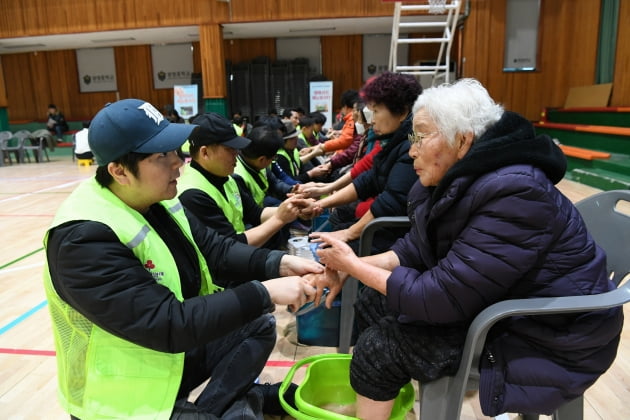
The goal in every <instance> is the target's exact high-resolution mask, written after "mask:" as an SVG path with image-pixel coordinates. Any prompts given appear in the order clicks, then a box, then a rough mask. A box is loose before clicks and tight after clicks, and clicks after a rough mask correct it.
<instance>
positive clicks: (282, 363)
mask: <svg viewBox="0 0 630 420" xmlns="http://www.w3.org/2000/svg"><path fill="white" fill-rule="evenodd" d="M0 354H19V355H22V356H55V355H56V354H57V352H55V350H28V349H9V348H0ZM295 363H296V362H294V361H292V360H268V361H267V363H265V367H289V368H290V367H292V366H293V365H294V364H295Z"/></svg>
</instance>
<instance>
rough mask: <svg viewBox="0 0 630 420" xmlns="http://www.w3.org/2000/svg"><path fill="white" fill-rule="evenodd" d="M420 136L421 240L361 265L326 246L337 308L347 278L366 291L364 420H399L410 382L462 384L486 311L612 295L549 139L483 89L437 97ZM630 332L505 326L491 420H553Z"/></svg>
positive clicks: (612, 327)
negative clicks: (474, 330)
mask: <svg viewBox="0 0 630 420" xmlns="http://www.w3.org/2000/svg"><path fill="white" fill-rule="evenodd" d="M413 129H414V133H413V134H412V135H411V136H410V137H409V140H410V142H411V144H412V146H411V148H410V149H409V155H410V156H411V157H412V158H413V161H414V169H415V171H416V173H417V174H418V177H419V182H418V183H416V184H415V185H414V187H413V189H412V190H411V191H410V193H409V207H408V213H409V217H410V218H411V221H412V228H411V230H410V231H409V233H408V234H407V235H406V236H405V237H404V238H402V239H400V240H398V241H397V242H396V243H395V244H394V246H393V247H392V249H391V250H390V251H387V252H385V253H382V254H379V255H373V256H369V257H365V258H361V259H359V258H357V257H356V256H355V255H354V254H353V252H352V251H351V250H350V248H349V247H348V246H347V245H346V244H345V243H343V242H341V241H339V240H337V239H335V238H334V237H333V236H330V235H326V234H323V233H322V234H319V240H320V241H321V242H323V244H324V246H323V247H322V249H320V250H319V251H318V253H319V256H320V259H321V262H322V263H324V264H326V266H327V268H328V269H331V270H338V271H339V272H338V277H337V278H336V279H334V277H335V276H334V275H332V274H329V280H330V282H331V284H330V287H331V289H332V293H331V296H329V297H328V301H327V304H330V303H331V301H332V299H333V297H334V295H335V294H336V293H337V292H338V290H339V288H340V286H341V283H343V280H344V279H345V276H346V274H343V273H340V272H342V271H343V272H345V273H348V274H349V275H352V276H353V277H356V278H357V279H359V280H360V281H361V282H362V283H363V284H365V285H366V286H367V287H365V288H364V289H363V292H362V294H361V296H360V297H359V299H358V301H357V307H356V312H357V317H358V320H357V323H358V327H359V332H360V335H359V338H358V341H357V343H356V346H355V348H354V352H353V354H354V356H353V359H352V364H351V371H350V378H351V384H352V386H353V388H354V389H355V390H356V391H357V393H358V394H359V398H358V404H357V411H358V412H357V416H358V417H359V418H361V419H368V420H370V419H386V418H388V416H389V413H390V410H391V407H392V402H393V400H394V398H395V397H396V395H397V393H398V390H399V389H400V388H401V387H402V386H403V385H404V384H405V383H407V382H408V381H409V380H410V379H411V378H415V379H417V380H419V381H420V382H427V381H431V380H434V379H437V378H439V377H441V376H445V375H451V374H453V373H454V372H455V371H456V369H457V367H458V365H459V362H460V358H461V351H462V343H463V342H464V338H465V337H464V336H465V333H466V330H467V327H468V326H469V324H470V322H471V321H472V319H473V318H474V317H475V316H476V315H477V314H478V313H479V312H480V311H481V310H483V309H484V308H486V307H487V306H489V305H491V304H493V303H495V302H498V301H501V300H504V299H511V298H531V297H541V296H564V295H587V294H596V293H602V292H606V291H608V290H610V289H613V288H614V285H613V284H612V283H611V282H610V281H609V280H608V279H607V275H606V256H605V255H604V252H603V250H602V249H601V248H599V247H598V246H597V245H596V244H595V243H594V242H593V239H592V238H591V236H590V235H589V234H588V232H587V231H586V227H585V225H584V222H583V221H582V218H581V217H580V214H579V213H578V211H577V210H576V208H575V207H574V206H573V204H572V203H571V202H570V201H569V199H567V198H566V197H565V196H564V195H562V193H561V192H560V191H558V189H556V187H555V186H554V184H556V183H557V182H558V181H560V180H561V179H562V177H563V176H564V173H565V170H566V161H565V158H564V156H563V154H562V153H561V151H560V150H559V149H558V148H557V147H556V146H555V145H554V143H553V141H552V140H551V139H550V138H549V137H547V136H538V137H537V136H536V135H535V133H534V129H533V127H532V125H531V124H530V123H529V122H528V121H527V120H525V119H524V118H523V117H521V116H519V115H518V114H515V113H512V112H508V111H504V110H503V109H502V108H501V107H500V106H499V105H497V104H496V103H495V102H494V101H493V100H492V99H491V98H490V96H489V95H488V92H487V91H486V89H484V88H483V86H481V84H479V82H477V81H475V80H472V79H464V80H460V81H458V82H456V83H454V84H452V85H443V86H440V87H437V88H431V89H427V90H426V91H425V92H424V93H423V94H422V95H421V96H420V97H419V98H418V101H417V102H416V104H415V106H414V117H413ZM331 270H329V272H330V271H331ZM622 323H623V315H622V312H621V311H620V310H619V309H610V310H603V311H598V312H590V313H581V314H578V315H575V314H572V315H553V316H552V315H550V316H545V317H538V318H530V317H515V318H511V319H508V320H506V321H504V322H501V323H499V324H497V325H496V326H495V327H494V328H493V330H491V332H490V334H489V335H488V339H487V341H486V355H487V357H486V358H484V359H482V360H481V362H480V366H479V368H480V372H481V380H480V389H479V399H480V403H481V408H482V410H483V412H484V414H486V415H488V416H495V415H497V414H499V413H503V412H531V411H532V410H537V411H539V412H542V413H550V412H551V411H553V410H554V409H555V408H557V407H558V406H559V405H561V404H562V403H564V402H566V401H568V400H570V399H572V398H574V397H575V396H577V395H580V394H581V393H583V392H584V390H585V389H586V388H588V387H589V386H590V385H591V384H593V382H595V380H596V379H597V378H598V377H599V376H600V375H601V374H602V373H603V372H604V371H606V369H607V368H608V367H609V366H610V365H611V363H612V362H613V359H614V357H615V354H616V350H617V345H618V343H619V337H620V331H621V327H622Z"/></svg>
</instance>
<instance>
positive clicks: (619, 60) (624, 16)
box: [610, 1, 630, 106]
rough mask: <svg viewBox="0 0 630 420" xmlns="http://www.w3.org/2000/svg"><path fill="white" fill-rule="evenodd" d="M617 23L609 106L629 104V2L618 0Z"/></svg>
mask: <svg viewBox="0 0 630 420" xmlns="http://www.w3.org/2000/svg"><path fill="white" fill-rule="evenodd" d="M619 3H620V4H619V21H618V23H617V31H618V32H617V53H616V55H615V75H614V77H613V91H612V95H611V98H610V106H630V78H629V77H628V75H629V74H630V43H629V42H628V39H630V25H628V24H627V23H628V22H630V2H628V1H620V2H619Z"/></svg>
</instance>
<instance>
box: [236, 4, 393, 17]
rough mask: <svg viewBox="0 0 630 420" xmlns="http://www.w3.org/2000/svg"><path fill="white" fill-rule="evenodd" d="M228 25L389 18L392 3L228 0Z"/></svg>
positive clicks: (391, 14)
mask: <svg viewBox="0 0 630 420" xmlns="http://www.w3.org/2000/svg"><path fill="white" fill-rule="evenodd" d="M230 7H231V8H232V20H231V21H232V22H252V21H265V20H292V19H305V18H308V19H325V18H332V17H349V16H393V15H394V3H393V2H383V1H378V0H346V1H337V0H318V1H295V0H266V1H260V0H232V1H231V2H230Z"/></svg>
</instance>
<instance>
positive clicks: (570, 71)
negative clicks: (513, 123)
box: [463, 0, 600, 120]
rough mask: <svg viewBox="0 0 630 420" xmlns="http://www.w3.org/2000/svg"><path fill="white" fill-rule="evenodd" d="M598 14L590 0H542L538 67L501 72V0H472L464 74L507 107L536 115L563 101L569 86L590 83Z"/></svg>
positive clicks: (503, 28) (502, 16) (503, 19)
mask: <svg viewBox="0 0 630 420" xmlns="http://www.w3.org/2000/svg"><path fill="white" fill-rule="evenodd" d="M599 13H600V10H599V2H595V1H591V0H575V1H572V2H553V1H548V2H542V9H541V20H540V31H541V32H540V34H541V38H542V39H541V43H540V47H539V56H538V64H537V67H538V69H537V71H536V72H522V73H504V72H503V53H504V36H505V35H504V34H505V2H487V1H483V0H472V1H471V14H470V17H469V18H468V20H467V21H466V22H465V24H464V25H465V26H464V30H465V35H464V48H463V51H464V56H465V59H466V61H465V63H464V73H463V74H464V76H465V77H474V78H477V79H479V80H480V81H481V82H482V83H483V84H484V85H485V86H486V87H487V88H488V91H489V92H490V94H491V95H492V96H493V97H494V98H495V100H497V102H500V103H502V104H504V106H505V107H506V108H507V109H511V110H514V111H516V112H519V113H521V114H523V115H524V116H526V117H527V118H529V119H531V120H538V119H539V117H540V110H541V109H542V108H543V107H545V106H562V105H563V104H564V99H565V97H566V94H567V92H568V89H569V88H570V87H572V86H580V85H588V84H592V83H593V80H594V74H595V73H594V72H595V57H596V53H597V38H598V33H599V32H598V27H599V25H598V22H599ZM578 23H579V24H578Z"/></svg>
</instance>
